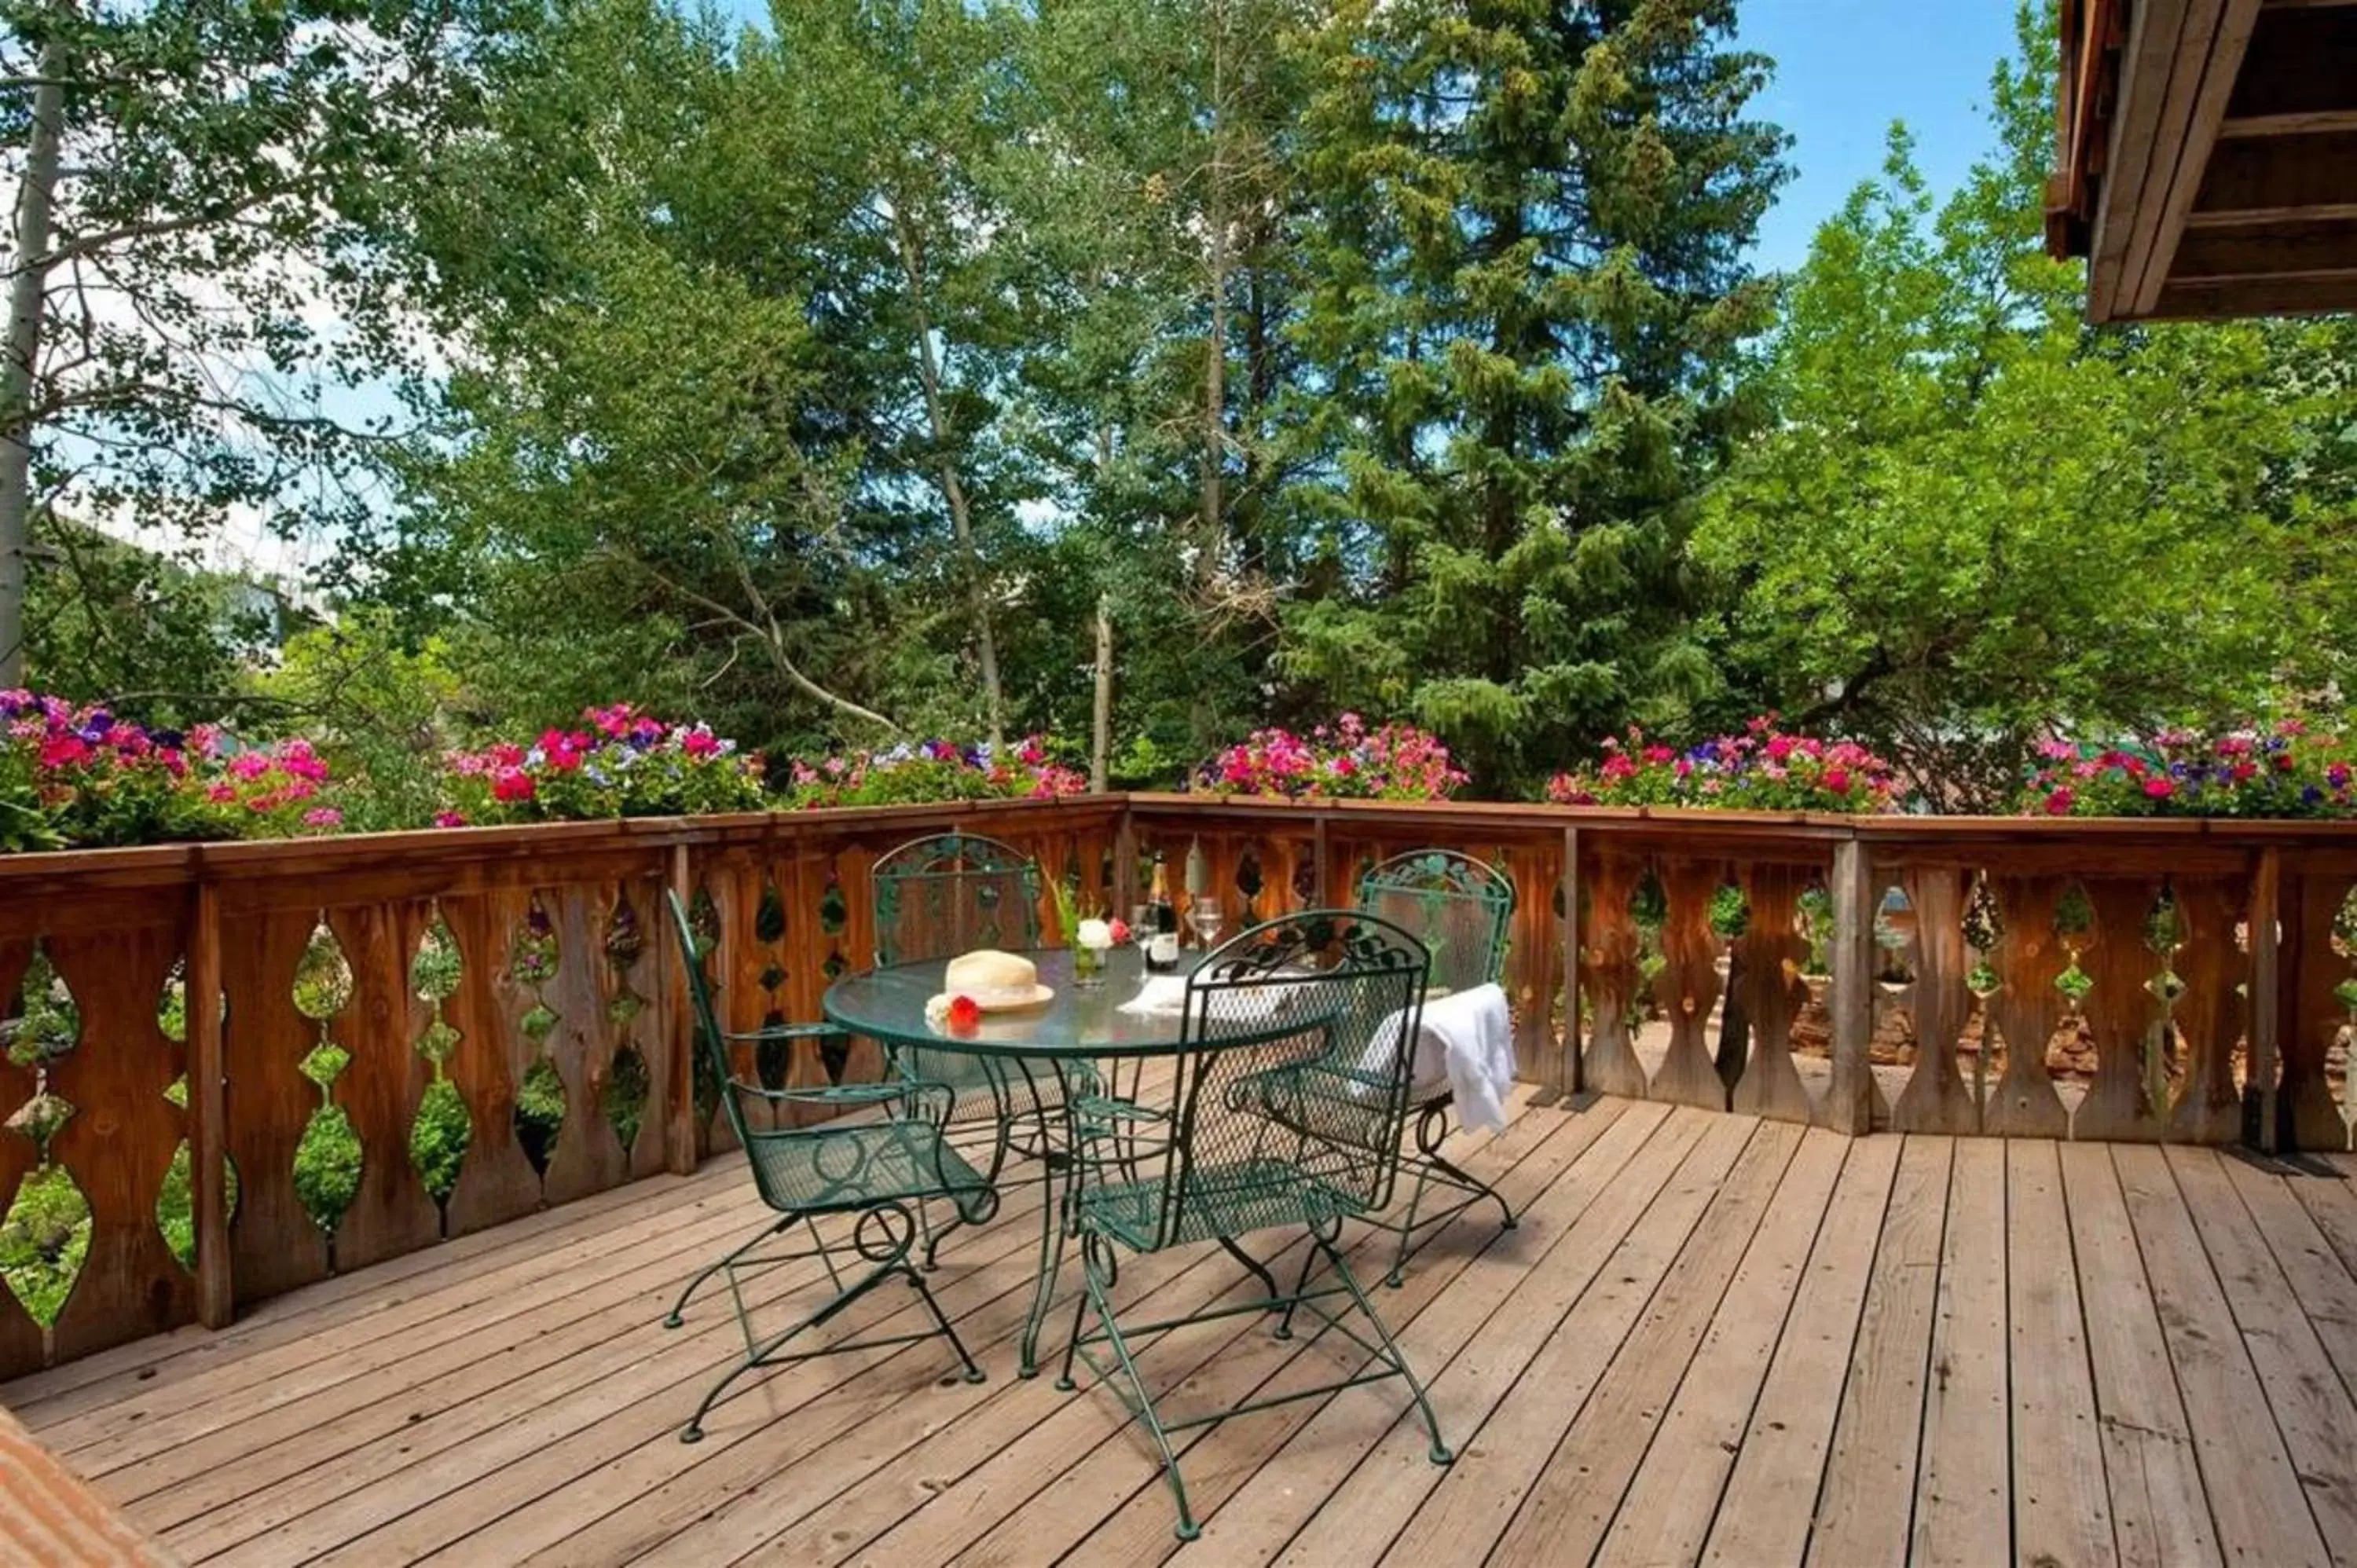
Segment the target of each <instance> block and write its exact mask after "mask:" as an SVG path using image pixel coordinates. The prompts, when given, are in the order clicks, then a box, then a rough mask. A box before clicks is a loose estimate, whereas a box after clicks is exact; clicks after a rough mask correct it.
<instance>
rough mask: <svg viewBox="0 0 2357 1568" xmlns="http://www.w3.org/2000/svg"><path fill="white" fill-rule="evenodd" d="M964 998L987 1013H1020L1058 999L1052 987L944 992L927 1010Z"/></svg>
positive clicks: (1032, 986)
mask: <svg viewBox="0 0 2357 1568" xmlns="http://www.w3.org/2000/svg"><path fill="white" fill-rule="evenodd" d="M959 996H963V997H966V998H968V999H969V1000H971V1001H972V1002H973V1003H974V1005H975V1006H977V1007H979V1008H981V1009H982V1010H983V1011H984V1012H985V1013H1020V1012H1022V1011H1024V1010H1025V1009H1026V1008H1029V1007H1045V1006H1046V1005H1047V1004H1049V1003H1050V1002H1053V1001H1054V1000H1055V999H1056V990H1055V987H1053V986H1050V985H1017V986H1007V987H999V988H996V989H990V990H984V989H978V988H977V989H974V990H968V991H944V992H942V993H940V994H939V995H937V996H935V997H934V998H933V999H932V1001H931V1002H930V1003H928V1004H926V1005H927V1010H928V1011H931V1009H933V1008H938V1007H946V1006H947V1005H949V1004H950V1002H951V1000H952V998H954V997H959Z"/></svg>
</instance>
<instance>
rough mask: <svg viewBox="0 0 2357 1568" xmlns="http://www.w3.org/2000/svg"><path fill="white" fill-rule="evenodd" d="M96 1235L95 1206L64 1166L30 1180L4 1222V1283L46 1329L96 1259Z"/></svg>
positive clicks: (0, 1223) (0, 1241)
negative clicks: (93, 1233)
mask: <svg viewBox="0 0 2357 1568" xmlns="http://www.w3.org/2000/svg"><path fill="white" fill-rule="evenodd" d="M90 1232H91V1217H90V1203H89V1200H88V1199H86V1198H84V1197H82V1194H81V1188H80V1187H76V1186H75V1185H74V1179H73V1177H72V1176H69V1175H68V1174H67V1173H66V1168H65V1167H64V1166H63V1165H43V1166H42V1167H41V1168H40V1169H38V1170H36V1171H33V1172H31V1173H30V1174H29V1175H27V1176H26V1177H25V1179H24V1181H23V1183H22V1184H21V1185H19V1186H18V1187H17V1188H16V1197H15V1199H14V1200H13V1201H12V1202H11V1203H10V1204H9V1206H8V1210H7V1213H6V1214H5V1216H0V1283H5V1285H6V1286H7V1288H8V1290H9V1291H10V1292H11V1293H12V1294H14V1295H15V1296H16V1299H17V1301H19V1302H20V1303H22V1304H23V1305H24V1308H25V1312H26V1315H27V1316H29V1317H31V1318H32V1320H33V1321H34V1322H36V1323H38V1324H39V1325H41V1326H43V1327H44V1328H46V1327H48V1326H49V1325H51V1324H53V1323H55V1322H56V1321H57V1320H58V1315H59V1313H61V1312H63V1311H64V1310H65V1305H66V1297H67V1296H68V1295H69V1294H71V1292H72V1290H73V1285H74V1281H75V1280H76V1279H78V1278H80V1277H81V1269H82V1263H83V1262H84V1261H85V1260H86V1259H87V1258H88V1257H89V1256H90Z"/></svg>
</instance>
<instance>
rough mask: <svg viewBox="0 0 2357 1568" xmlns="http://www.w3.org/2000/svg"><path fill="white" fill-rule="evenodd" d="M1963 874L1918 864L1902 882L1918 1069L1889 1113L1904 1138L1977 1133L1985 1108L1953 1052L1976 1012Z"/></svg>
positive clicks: (1909, 1004) (1949, 867)
mask: <svg viewBox="0 0 2357 1568" xmlns="http://www.w3.org/2000/svg"><path fill="white" fill-rule="evenodd" d="M1901 886H1902V888H1903V889H1904V891H1905V894H1906V897H1907V906H1908V908H1909V910H1910V914H1911V917H1912V918H1911V919H1910V921H1909V922H1908V932H1909V939H1910V940H1909V946H1910V960H1911V963H1910V971H1911V973H1912V979H1911V981H1910V983H1909V984H1908V985H1907V987H1906V990H1905V998H1906V1006H1907V1012H1908V1016H1909V1018H1910V1020H1911V1021H1912V1022H1913V1024H1914V1026H1915V1066H1914V1069H1913V1070H1912V1071H1911V1072H1910V1073H1909V1074H1908V1078H1907V1087H1906V1088H1905V1089H1903V1090H1900V1095H1899V1099H1898V1101H1896V1102H1895V1103H1894V1104H1893V1105H1892V1106H1891V1108H1890V1125H1891V1126H1892V1128H1893V1129H1894V1130H1896V1131H1899V1132H1902V1133H1977V1132H1979V1131H1980V1130H1981V1108H1980V1103H1979V1101H1977V1100H1975V1098H1974V1095H1973V1091H1972V1090H1970V1089H1969V1088H1968V1087H1966V1085H1965V1083H1964V1071H1963V1069H1961V1068H1960V1067H1959V1066H1958V1065H1957V1061H1956V1052H1957V1048H1958V1047H1959V1045H1960V1044H1961V1042H1962V1041H1963V1038H1964V1022H1965V1020H1966V1018H1967V1017H1968V1016H1969V1015H1970V1014H1971V1011H1972V990H1971V986H1970V984H1969V981H1970V977H1971V972H1972V965H1971V963H1970V961H1969V960H1968V959H1967V957H1966V955H1965V943H1964V907H1965V901H1966V895H1967V886H1968V885H1967V877H1966V873H1965V872H1964V871H1963V870H1962V869H1960V868H1959V867H1956V866H1953V865H1918V866H1913V867H1910V869H1909V870H1908V871H1907V873H1906V875H1904V876H1903V877H1902V878H1901Z"/></svg>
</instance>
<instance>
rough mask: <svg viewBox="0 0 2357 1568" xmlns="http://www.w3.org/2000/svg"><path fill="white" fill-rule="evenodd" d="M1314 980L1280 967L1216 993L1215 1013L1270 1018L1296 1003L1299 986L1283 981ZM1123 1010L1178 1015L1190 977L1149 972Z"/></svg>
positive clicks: (1184, 1008)
mask: <svg viewBox="0 0 2357 1568" xmlns="http://www.w3.org/2000/svg"><path fill="white" fill-rule="evenodd" d="M1293 977H1299V978H1301V979H1304V980H1308V979H1313V978H1315V977H1314V976H1311V975H1309V974H1308V972H1304V971H1299V970H1279V971H1277V972H1275V974H1272V975H1270V976H1269V977H1268V981H1267V983H1262V984H1255V985H1239V986H1234V987H1232V988H1222V990H1219V991H1217V992H1214V993H1212V994H1213V1000H1212V1002H1211V1010H1212V1016H1214V1017H1215V1018H1222V1019H1236V1018H1268V1017H1273V1016H1275V1015H1276V1014H1277V1013H1278V1012H1279V1011H1280V1010H1282V1009H1284V1008H1286V1007H1289V1006H1291V1005H1292V1004H1293V1000H1294V997H1295V995H1296V993H1297V992H1298V990H1299V987H1298V986H1295V985H1286V984H1285V983H1283V982H1284V981H1286V979H1288V978H1293ZM1117 1010H1118V1011H1120V1012H1124V1013H1131V1014H1135V1015H1138V1016H1141V1017H1154V1018H1176V1017H1178V1016H1179V1015H1180V1014H1183V1013H1184V1012H1186V1011H1187V977H1186V976H1185V975H1183V974H1149V975H1147V976H1146V983H1145V984H1143V985H1141V986H1139V987H1138V988H1137V994H1136V995H1135V996H1133V997H1131V998H1130V999H1129V1000H1128V1001H1126V1002H1124V1003H1122V1004H1120V1006H1119V1008H1118V1009H1117Z"/></svg>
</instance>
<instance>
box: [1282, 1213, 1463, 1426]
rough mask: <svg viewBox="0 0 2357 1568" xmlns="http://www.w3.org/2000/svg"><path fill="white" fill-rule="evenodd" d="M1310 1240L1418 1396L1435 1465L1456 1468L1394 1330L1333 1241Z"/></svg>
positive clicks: (1311, 1235)
mask: <svg viewBox="0 0 2357 1568" xmlns="http://www.w3.org/2000/svg"><path fill="white" fill-rule="evenodd" d="M1309 1239H1310V1240H1311V1241H1312V1242H1314V1243H1315V1244H1316V1247H1317V1250H1318V1251H1320V1252H1322V1253H1324V1254H1325V1256H1326V1261H1327V1262H1329V1263H1331V1264H1333V1265H1334V1272H1335V1273H1336V1274H1338V1275H1340V1277H1341V1281H1342V1284H1343V1287H1344V1288H1345V1289H1347V1290H1348V1291H1349V1292H1350V1293H1351V1301H1353V1302H1355V1303H1356V1304H1357V1305H1358V1308H1359V1310H1360V1311H1361V1313H1363V1314H1365V1316H1366V1319H1367V1321H1368V1322H1369V1323H1372V1324H1373V1325H1374V1326H1375V1337H1377V1338H1378V1339H1380V1340H1382V1341H1383V1359H1385V1360H1386V1361H1389V1362H1390V1363H1391V1364H1392V1369H1393V1370H1394V1371H1396V1372H1398V1373H1399V1375H1400V1376H1401V1377H1402V1378H1403V1379H1405V1380H1406V1382H1407V1386H1408V1391H1409V1392H1410V1393H1412V1394H1414V1395H1415V1408H1416V1409H1417V1410H1419V1411H1421V1412H1424V1429H1425V1431H1426V1432H1427V1433H1429V1434H1431V1437H1432V1462H1433V1463H1434V1464H1436V1465H1448V1464H1454V1463H1455V1462H1456V1459H1457V1455H1454V1454H1452V1453H1450V1452H1449V1451H1448V1444H1446V1443H1443V1442H1442V1441H1441V1440H1440V1418H1439V1417H1438V1416H1437V1415H1435V1414H1433V1412H1432V1401H1431V1400H1430V1399H1429V1398H1427V1397H1426V1394H1425V1391H1424V1382H1423V1380H1421V1379H1419V1378H1418V1377H1417V1376H1416V1375H1415V1372H1414V1371H1413V1370H1412V1369H1410V1368H1409V1366H1408V1364H1407V1358H1406V1357H1405V1356H1403V1355H1401V1354H1400V1348H1399V1345H1398V1343H1397V1341H1395V1340H1394V1339H1393V1338H1392V1331H1391V1329H1390V1328H1389V1327H1387V1326H1385V1325H1384V1323H1383V1319H1382V1318H1381V1317H1380V1316H1377V1315H1376V1312H1375V1307H1374V1304H1373V1303H1372V1302H1371V1301H1369V1300H1368V1299H1367V1293H1366V1292H1365V1291H1363V1290H1361V1289H1360V1288H1359V1279H1358V1276H1357V1275H1355V1274H1353V1273H1351V1265H1350V1264H1349V1263H1348V1262H1344V1261H1343V1258H1342V1253H1341V1251H1340V1249H1338V1248H1337V1247H1336V1246H1335V1245H1334V1243H1333V1242H1332V1241H1331V1240H1328V1239H1327V1238H1326V1237H1325V1236H1323V1235H1321V1234H1319V1233H1318V1232H1317V1231H1315V1230H1312V1231H1311V1232H1310V1233H1309Z"/></svg>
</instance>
